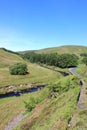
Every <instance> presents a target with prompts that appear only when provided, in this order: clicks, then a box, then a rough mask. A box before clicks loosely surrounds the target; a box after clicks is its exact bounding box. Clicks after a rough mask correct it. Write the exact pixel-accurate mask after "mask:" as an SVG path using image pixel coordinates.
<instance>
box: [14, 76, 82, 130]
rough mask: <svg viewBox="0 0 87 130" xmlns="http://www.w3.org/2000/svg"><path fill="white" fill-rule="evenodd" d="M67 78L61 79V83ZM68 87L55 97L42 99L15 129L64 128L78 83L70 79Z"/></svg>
mask: <svg viewBox="0 0 87 130" xmlns="http://www.w3.org/2000/svg"><path fill="white" fill-rule="evenodd" d="M67 80H68V78H67V77H66V78H63V79H61V83H62V85H63V84H65V82H67ZM71 82H72V83H71V85H70V86H69V87H70V89H69V90H68V91H66V92H62V93H61V94H60V95H59V96H58V97H57V98H53V99H47V100H44V101H43V102H42V103H41V104H39V105H37V106H36V108H35V109H34V111H33V112H32V115H29V116H28V117H27V118H25V119H24V120H23V121H22V122H21V125H20V126H19V127H17V128H16V130H29V129H30V130H66V128H67V127H68V121H69V119H70V117H71V115H72V114H73V111H74V109H75V107H76V104H77V97H78V94H79V91H80V87H79V85H78V83H76V82H75V81H71Z"/></svg>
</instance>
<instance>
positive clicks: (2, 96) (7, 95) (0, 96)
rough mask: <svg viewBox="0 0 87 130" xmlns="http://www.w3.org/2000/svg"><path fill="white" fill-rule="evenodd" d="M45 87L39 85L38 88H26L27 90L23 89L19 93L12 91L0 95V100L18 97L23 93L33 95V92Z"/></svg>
mask: <svg viewBox="0 0 87 130" xmlns="http://www.w3.org/2000/svg"><path fill="white" fill-rule="evenodd" d="M45 86H46V85H40V86H36V87H33V88H28V89H24V90H20V91H15V92H14V91H13V92H9V93H6V94H0V98H7V97H13V96H16V97H18V96H20V95H21V94H25V93H33V92H37V91H38V90H41V89H43V88H44V87H45Z"/></svg>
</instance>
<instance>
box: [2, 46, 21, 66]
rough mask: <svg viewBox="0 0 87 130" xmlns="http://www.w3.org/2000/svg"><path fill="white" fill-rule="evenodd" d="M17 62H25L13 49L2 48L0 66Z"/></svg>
mask: <svg viewBox="0 0 87 130" xmlns="http://www.w3.org/2000/svg"><path fill="white" fill-rule="evenodd" d="M16 62H23V59H22V58H21V57H20V56H19V55H17V54H16V53H14V52H12V51H9V50H7V49H5V48H0V67H6V66H9V65H12V64H13V63H16Z"/></svg>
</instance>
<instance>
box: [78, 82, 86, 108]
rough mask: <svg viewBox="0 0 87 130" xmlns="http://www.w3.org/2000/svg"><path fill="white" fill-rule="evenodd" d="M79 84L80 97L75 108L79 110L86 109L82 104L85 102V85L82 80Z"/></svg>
mask: <svg viewBox="0 0 87 130" xmlns="http://www.w3.org/2000/svg"><path fill="white" fill-rule="evenodd" d="M81 84H82V86H81V91H80V97H79V101H78V105H77V106H78V108H80V109H84V108H85V107H86V106H85V104H84V103H86V102H87V94H86V84H85V82H84V81H83V80H81Z"/></svg>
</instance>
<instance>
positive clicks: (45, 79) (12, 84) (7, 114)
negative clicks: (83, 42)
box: [0, 46, 87, 130]
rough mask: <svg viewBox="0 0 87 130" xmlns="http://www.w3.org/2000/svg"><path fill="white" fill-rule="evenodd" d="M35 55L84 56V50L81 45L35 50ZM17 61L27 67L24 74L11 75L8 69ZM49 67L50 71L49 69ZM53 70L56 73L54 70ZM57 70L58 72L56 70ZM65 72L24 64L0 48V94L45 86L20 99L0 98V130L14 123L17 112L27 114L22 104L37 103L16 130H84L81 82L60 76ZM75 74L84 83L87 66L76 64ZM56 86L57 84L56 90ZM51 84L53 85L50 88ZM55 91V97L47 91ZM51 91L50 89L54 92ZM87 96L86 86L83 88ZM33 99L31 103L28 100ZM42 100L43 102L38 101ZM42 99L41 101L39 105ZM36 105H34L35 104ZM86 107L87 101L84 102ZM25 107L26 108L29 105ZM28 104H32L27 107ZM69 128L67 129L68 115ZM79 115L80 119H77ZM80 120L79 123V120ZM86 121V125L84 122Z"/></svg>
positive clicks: (50, 67) (54, 68)
mask: <svg viewBox="0 0 87 130" xmlns="http://www.w3.org/2000/svg"><path fill="white" fill-rule="evenodd" d="M36 52H37V53H53V52H57V53H64V52H65V53H73V52H74V53H75V54H77V55H79V54H80V53H87V47H82V46H78V47H77V46H63V47H58V48H50V49H43V50H38V51H36ZM16 62H25V63H26V64H27V66H28V72H29V73H28V74H27V75H20V76H19V75H10V73H9V66H10V65H12V64H14V63H16ZM48 67H49V69H48ZM54 70H55V71H54ZM56 70H57V71H56ZM63 72H68V73H69V71H68V69H62V68H61V69H60V68H58V67H54V66H47V67H44V66H40V65H38V64H35V63H34V64H32V63H30V62H27V61H25V60H24V59H22V58H21V57H20V55H18V54H16V53H13V52H11V51H8V50H6V49H3V48H1V49H0V79H1V80H0V94H3V93H7V92H11V91H14V89H16V90H21V89H22V90H23V89H25V88H29V87H32V85H33V86H34V85H37V84H48V85H47V86H46V87H45V88H44V89H43V90H40V91H38V92H35V93H27V94H21V95H20V96H17V97H16V96H14V97H7V98H4V99H3V98H2V99H0V129H1V130H4V128H5V126H7V124H8V123H9V122H11V121H13V120H14V119H15V118H16V117H17V116H18V115H19V114H20V113H25V112H26V107H25V102H27V103H28V102H29V104H30V101H32V102H34V100H33V99H35V100H37V101H36V102H37V104H36V106H35V108H33V110H32V111H31V112H29V111H28V112H27V117H26V118H24V119H23V120H22V121H21V122H20V124H18V127H16V128H15V127H14V128H15V130H69V129H70V130H72V129H73V130H77V129H79V130H82V129H80V127H81V128H84V130H86V129H87V126H86V125H85V124H86V120H87V117H86V114H87V107H85V109H79V108H78V107H77V104H78V96H79V92H80V88H81V87H80V83H79V82H80V79H79V78H77V77H76V76H74V75H73V76H71V75H67V76H64V75H62V73H63ZM77 72H78V73H79V74H80V75H82V76H83V80H84V81H85V82H86V83H87V66H85V65H83V64H80V65H78V68H77ZM56 84H57V85H58V86H57V87H56V89H55V86H56ZM51 85H53V86H51ZM51 87H53V88H54V90H57V93H55V94H57V95H56V97H53V96H54V93H51V94H52V95H51V94H50V92H52V91H50V88H51ZM53 88H52V89H51V90H53ZM85 94H86V96H87V85H86V93H85ZM31 99H32V100H31ZM41 99H42V100H41ZM40 100H41V102H39V101H40ZM34 103H35V102H34ZM83 103H85V104H86V106H87V102H83ZM29 104H28V105H29ZM30 105H31V104H30ZM72 115H73V117H74V120H73V118H72V120H71V121H72V126H71V127H70V128H69V127H68V124H69V122H70V119H71V116H72ZM80 115H81V116H80ZM80 120H81V121H80ZM84 121H85V123H84Z"/></svg>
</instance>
